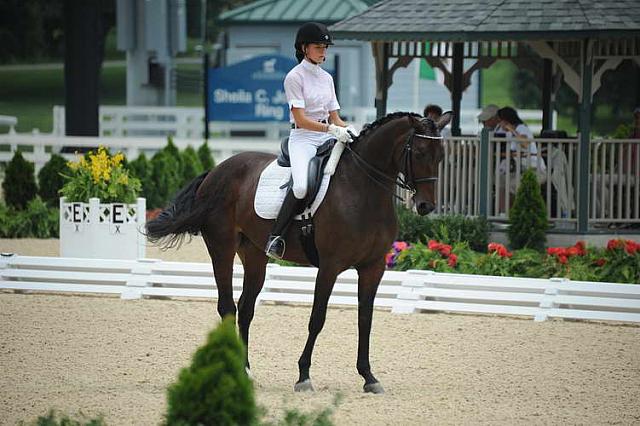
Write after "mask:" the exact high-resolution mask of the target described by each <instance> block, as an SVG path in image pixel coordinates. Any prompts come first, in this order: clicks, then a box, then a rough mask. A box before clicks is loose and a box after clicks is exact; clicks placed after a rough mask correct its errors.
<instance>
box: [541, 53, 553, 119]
mask: <svg viewBox="0 0 640 426" xmlns="http://www.w3.org/2000/svg"><path fill="white" fill-rule="evenodd" d="M552 80H553V61H552V60H551V59H543V60H542V129H547V130H550V129H552V128H553V109H554V101H553V97H552V95H551V94H552V92H553V87H552V84H553V82H552Z"/></svg>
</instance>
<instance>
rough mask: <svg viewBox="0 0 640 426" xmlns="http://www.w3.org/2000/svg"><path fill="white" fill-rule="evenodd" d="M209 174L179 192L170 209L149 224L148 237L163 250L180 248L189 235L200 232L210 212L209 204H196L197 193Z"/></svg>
mask: <svg viewBox="0 0 640 426" xmlns="http://www.w3.org/2000/svg"><path fill="white" fill-rule="evenodd" d="M208 173H209V172H205V173H203V174H201V175H200V176H198V177H196V178H195V179H193V180H192V181H191V182H190V183H189V184H188V185H187V186H185V187H184V188H182V189H181V190H180V192H178V193H177V194H176V196H175V198H174V199H173V201H172V202H171V204H169V206H168V207H166V208H165V209H164V210H162V212H160V214H159V215H158V216H157V217H156V218H155V219H153V220H151V221H149V222H147V226H146V236H147V239H148V240H149V241H150V242H151V243H154V244H157V245H159V246H160V247H161V248H162V249H168V248H172V247H179V246H180V245H181V244H182V242H183V241H184V238H185V237H186V236H187V234H188V235H196V234H198V232H200V228H201V227H202V223H203V221H204V218H205V214H206V213H207V211H208V210H209V207H208V206H207V203H204V202H199V203H196V202H195V201H196V192H197V191H198V188H199V187H200V184H202V181H204V179H205V177H206V176H207V174H208Z"/></svg>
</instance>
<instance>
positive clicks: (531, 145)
mask: <svg viewBox="0 0 640 426" xmlns="http://www.w3.org/2000/svg"><path fill="white" fill-rule="evenodd" d="M498 118H499V119H500V123H499V124H498V125H499V126H500V127H501V128H502V129H504V131H505V132H506V134H505V137H506V138H507V140H508V141H509V142H510V151H511V161H510V162H509V164H507V160H506V159H504V160H502V162H501V163H500V167H499V170H500V173H502V174H504V175H506V173H507V171H509V172H510V173H511V178H510V185H509V190H510V192H512V193H515V191H516V189H517V186H518V182H516V179H515V178H516V177H517V176H516V170H517V158H518V157H517V156H518V154H519V155H520V174H522V173H523V172H524V171H525V170H526V169H527V168H529V167H533V168H535V169H536V175H537V176H538V181H539V182H540V183H543V182H545V181H546V170H547V167H546V165H545V162H544V160H543V159H542V157H541V156H539V155H538V147H537V146H536V143H535V142H534V141H533V133H532V132H531V130H530V129H529V127H527V125H526V124H524V122H523V121H522V120H521V119H520V117H519V116H518V113H517V112H516V110H515V109H513V108H511V107H504V108H501V109H499V110H498Z"/></svg>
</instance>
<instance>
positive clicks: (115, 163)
mask: <svg viewBox="0 0 640 426" xmlns="http://www.w3.org/2000/svg"><path fill="white" fill-rule="evenodd" d="M123 159H124V154H123V153H121V152H118V153H117V154H116V155H114V156H113V157H112V158H111V164H112V165H113V167H117V166H118V165H119V164H120V163H121V162H122V160H123Z"/></svg>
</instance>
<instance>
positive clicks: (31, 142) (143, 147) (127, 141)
mask: <svg viewBox="0 0 640 426" xmlns="http://www.w3.org/2000/svg"><path fill="white" fill-rule="evenodd" d="M203 142H204V141H202V140H196V139H179V138H175V139H173V143H174V144H175V145H176V146H177V147H178V148H179V149H184V148H186V147H187V146H189V145H191V146H193V147H194V148H196V149H197V148H198V146H199V144H202V143H203ZM166 144H167V139H166V138H163V137H156V138H151V137H147V138H126V137H122V138H94V137H82V136H55V135H49V134H47V135H45V134H2V135H0V145H4V147H2V148H1V149H0V163H8V162H9V161H10V160H11V159H12V158H13V155H14V154H15V152H16V151H17V150H18V149H20V151H21V152H22V155H23V156H24V157H25V159H26V160H27V161H30V162H33V163H34V164H35V169H36V173H37V172H38V171H39V170H40V169H41V168H42V166H44V165H45V164H46V162H47V161H49V158H51V154H52V153H59V152H60V150H61V149H62V147H95V146H98V145H102V146H105V147H107V148H109V149H110V150H112V151H121V152H122V153H123V154H125V155H126V156H127V158H129V159H132V160H133V159H136V158H138V155H139V154H140V153H145V155H147V158H149V157H150V156H151V155H153V154H154V153H155V152H157V151H159V150H161V149H162V148H164V147H165V146H166ZM209 148H210V149H211V152H212V155H213V158H214V159H215V160H216V162H217V163H220V162H221V161H223V160H225V159H227V158H229V157H231V156H232V155H235V154H238V153H240V152H245V151H260V152H272V153H278V151H279V150H280V141H277V140H274V141H266V140H264V139H259V138H233V139H210V140H209ZM61 155H62V156H63V157H65V158H66V159H67V160H75V159H76V158H75V154H61Z"/></svg>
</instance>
